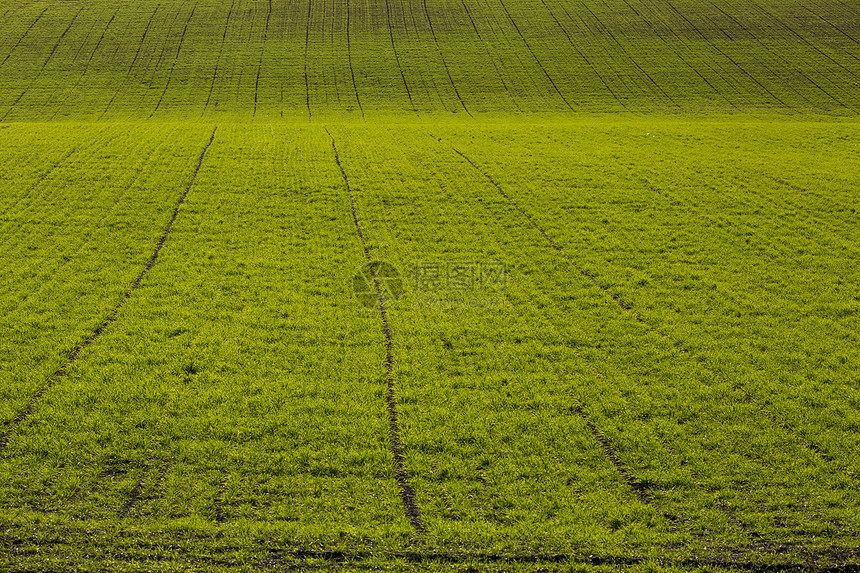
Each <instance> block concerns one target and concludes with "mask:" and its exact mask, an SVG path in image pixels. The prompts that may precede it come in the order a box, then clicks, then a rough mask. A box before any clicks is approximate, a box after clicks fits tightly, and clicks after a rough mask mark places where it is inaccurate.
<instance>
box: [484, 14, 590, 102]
mask: <svg viewBox="0 0 860 573" xmlns="http://www.w3.org/2000/svg"><path fill="white" fill-rule="evenodd" d="M499 4H501V6H502V10H504V11H505V14H506V15H507V17H508V20H510V21H511V24H513V26H514V29H515V30H516V31H517V34H518V35H519V37H520V39H521V40H522V41H523V44H524V45H525V47H526V49H527V50H528V51H529V53H530V54H531V55H532V57H533V58H534V59H535V62H536V63H537V65H538V67H539V68H540V70H541V71H542V72H543V75H545V76H546V79H547V80H549V83H550V84H551V85H552V89H554V90H555V93H557V94H558V97H560V98H561V100H562V101H563V102H564V105H566V106H567V108H568V109H569V110H571V111H573V106H571V105H570V102H568V101H567V98H566V97H564V94H562V93H561V91H560V90H559V89H558V86H557V85H555V81H554V80H553V79H552V76H550V75H549V72H547V71H546V68H544V67H543V64H542V63H541V61H540V59H539V58H538V57H537V54H535V52H534V50H533V49H532V47H531V46H530V45H529V43H528V41H527V40H526V37H525V36H523V33H522V32H521V31H520V27H519V26H517V23H516V21H514V19H513V17H512V16H511V13H510V12H509V11H508V7H507V6H505V3H504V0H499Z"/></svg>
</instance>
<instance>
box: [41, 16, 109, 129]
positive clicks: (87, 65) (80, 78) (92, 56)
mask: <svg viewBox="0 0 860 573" xmlns="http://www.w3.org/2000/svg"><path fill="white" fill-rule="evenodd" d="M117 14H119V8H117V9H116V10H115V11H114V13H113V15H112V16H111V17H110V20H108V23H107V25H105V28H104V30H102V35H101V37H100V38H99V41H98V42H96V47H95V48H93V51H92V52H90V57H89V58H88V59H87V63H86V64H85V65H84V71H83V72H81V75H80V76H78V80H77V81H76V82H75V85H74V86H73V87H72V89H71V91H72V92H75V91H77V89H78V86H79V85H81V82H82V81H83V79H84V77H86V75H87V72H88V71H89V69H90V64H92V61H93V58H94V57H95V55H96V52H98V50H99V48H100V47H101V45H102V42H103V41H104V39H105V34H107V31H108V30H109V29H110V27H111V24H113V21H114V20H115V19H116V15H117ZM67 101H69V96H68V95H67V96H66V97H65V98H64V99H63V103H61V104H60V105H59V106H58V107H57V110H56V111H55V112H54V115H52V116H51V119H50V120H49V121H53V120H54V118H55V117H57V114H58V113H60V110H61V109H63V107H64V106H65V105H66V102H67Z"/></svg>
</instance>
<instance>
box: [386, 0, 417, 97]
mask: <svg viewBox="0 0 860 573" xmlns="http://www.w3.org/2000/svg"><path fill="white" fill-rule="evenodd" d="M385 18H386V20H387V21H388V37H389V38H390V39H391V50H392V51H393V52H394V60H395V61H396V62H397V69H398V70H400V77H401V79H403V87H404V88H406V95H407V96H408V97H409V107H411V108H412V109H413V110H414V109H415V104H414V103H413V101H412V92H411V91H410V90H409V84H408V83H406V75H405V74H404V73H403V66H401V65H400V55H399V54H398V53H397V46H396V45H395V44H394V30H393V29H392V27H391V6H390V5H389V0H385Z"/></svg>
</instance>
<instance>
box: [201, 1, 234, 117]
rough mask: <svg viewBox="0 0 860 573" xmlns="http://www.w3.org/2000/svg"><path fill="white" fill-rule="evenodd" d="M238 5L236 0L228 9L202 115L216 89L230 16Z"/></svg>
mask: <svg viewBox="0 0 860 573" xmlns="http://www.w3.org/2000/svg"><path fill="white" fill-rule="evenodd" d="M235 6H236V0H233V1H232V2H231V3H230V9H229V10H228V11H227V21H226V22H225V23H224V34H222V36H221V47H220V48H219V49H218V59H217V60H216V61H215V71H214V72H212V83H211V84H209V94H208V95H207V96H206V104H205V105H204V106H203V111H201V112H200V117H203V116H204V115H205V114H206V110H207V109H209V102H210V101H211V100H212V92H213V91H214V90H215V81H216V80H217V79H218V69H219V68H220V67H221V58H222V57H223V55H224V45H225V44H226V43H227V30H228V29H229V28H230V18H231V16H233V9H234V8H235Z"/></svg>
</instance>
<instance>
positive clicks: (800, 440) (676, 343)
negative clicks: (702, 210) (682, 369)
mask: <svg viewBox="0 0 860 573" xmlns="http://www.w3.org/2000/svg"><path fill="white" fill-rule="evenodd" d="M431 137H433V138H434V139H436V138H435V136H432V135H431ZM437 141H439V140H438V139H437ZM452 149H453V151H454V152H455V153H457V154H458V155H460V156H461V157H462V158H463V159H465V160H466V161H467V162H468V163H469V164H470V165H471V166H472V167H474V168H475V169H476V170H477V171H478V172H479V173H481V174H482V175H483V176H484V177H485V178H486V179H487V180H488V181H489V182H490V183H491V184H492V185H493V186H494V187H495V188H496V189H497V190H498V192H499V193H500V194H501V195H502V197H504V198H505V199H506V200H507V201H508V203H510V204H511V206H512V207H514V208H515V209H516V210H517V211H519V212H520V213H521V214H522V215H523V216H524V217H525V218H526V219H527V220H528V221H529V223H531V225H532V226H533V227H534V228H535V229H536V230H537V231H538V232H539V233H540V234H541V235H542V236H543V237H544V239H545V240H546V241H547V243H549V245H550V246H551V247H552V248H553V249H555V250H556V251H557V252H558V253H559V254H560V255H561V256H562V257H563V258H564V259H565V260H567V261H568V262H569V263H570V264H571V265H572V266H573V267H574V268H575V269H576V270H577V271H579V273H580V274H581V275H582V276H583V277H585V278H587V279H588V280H589V281H590V282H591V283H592V284H594V286H596V287H597V288H599V289H600V290H602V291H603V292H604V293H606V294H607V295H608V296H609V297H611V298H612V299H613V300H614V301H615V302H616V303H617V304H618V306H620V307H621V308H622V309H623V310H626V311H628V312H630V313H631V315H632V316H633V318H634V319H635V320H636V321H637V322H638V323H640V324H641V325H642V326H644V327H645V328H647V329H648V330H649V331H651V332H653V333H654V334H657V335H658V336H660V337H661V338H663V339H665V340H667V341H668V342H669V343H670V344H671V345H672V346H673V347H674V348H675V349H676V350H677V351H679V352H681V353H682V354H684V355H685V356H687V357H688V358H689V359H690V360H692V361H693V362H695V363H696V364H697V365H698V366H700V367H701V368H703V369H704V370H705V371H706V372H708V373H709V374H711V376H713V377H714V378H715V379H716V380H718V381H719V382H721V383H724V384H729V385H731V387H732V388H734V389H736V390H738V391H740V392H742V393H743V394H744V399H745V400H746V401H747V403H748V404H750V405H752V406H754V407H755V408H756V409H757V410H758V411H759V413H760V414H762V415H763V416H764V417H765V418H766V419H768V420H770V421H771V423H773V424H774V425H776V426H778V427H780V428H781V429H782V430H783V431H785V432H786V433H787V434H788V435H790V436H791V437H792V438H793V439H794V441H795V442H796V443H797V444H799V445H801V446H803V447H805V448H806V449H808V450H809V451H811V452H813V453H814V454H815V455H817V456H818V457H819V458H820V459H822V460H824V461H825V462H827V463H828V464H830V465H832V466H833V467H835V468H837V469H838V470H839V471H840V472H841V473H842V474H843V475H845V476H846V477H848V478H850V479H852V480H855V481H857V480H858V476H857V475H855V474H854V473H853V472H852V471H851V470H850V469H849V468H847V467H846V466H844V465H842V464H840V463H838V462H837V461H836V460H835V459H834V458H833V457H832V456H830V455H829V454H827V453H826V452H825V451H824V449H823V448H822V447H821V446H819V445H818V444H816V443H815V442H813V441H811V440H809V439H807V438H806V437H804V436H802V435H800V434H798V433H797V431H796V430H795V429H794V428H792V427H791V426H790V425H789V424H787V423H786V422H784V421H782V420H780V419H779V418H778V417H777V416H776V415H774V414H773V413H772V412H770V411H769V410H768V409H766V408H765V407H764V406H763V405H762V404H760V403H758V401H756V400H755V398H754V397H753V396H752V394H750V393H749V392H748V391H747V389H746V388H744V387H743V386H742V385H740V384H738V383H734V382H729V381H728V380H727V379H726V377H725V376H723V374H722V373H720V372H719V371H717V370H715V369H714V368H712V367H711V366H709V365H708V364H706V363H705V362H703V361H702V360H701V359H700V358H699V357H698V356H696V355H695V354H694V353H693V352H692V351H691V350H690V349H689V348H687V347H686V346H685V345H684V344H683V343H682V342H681V341H680V340H678V339H676V338H674V337H673V336H671V335H669V334H667V333H665V332H664V331H662V330H660V329H659V328H658V327H657V326H655V325H654V324H652V323H651V322H649V321H648V320H646V319H645V318H644V317H642V316H641V315H640V314H639V313H638V312H637V311H636V310H635V309H634V308H633V307H632V306H630V304H629V303H627V302H626V301H625V300H624V299H622V298H621V297H620V296H619V295H618V294H617V293H615V292H614V291H613V290H612V289H611V288H609V287H608V286H606V285H604V284H603V283H601V282H600V281H598V280H597V278H596V277H594V275H593V274H592V273H591V272H589V271H588V270H587V269H585V268H583V267H582V266H581V265H580V264H579V263H577V262H576V261H575V260H574V259H573V258H572V257H571V256H570V255H569V254H567V252H566V251H565V250H564V249H563V248H562V247H561V246H560V245H559V244H558V243H556V242H555V241H554V240H553V239H552V238H551V237H550V236H549V235H548V234H547V233H546V231H544V229H543V228H542V227H541V226H540V225H539V224H538V223H537V222H536V221H535V220H534V219H533V218H532V217H531V215H529V213H528V212H527V211H525V210H524V209H523V208H522V207H521V206H520V205H519V204H518V203H517V202H516V201H514V200H513V199H512V198H511V197H510V196H509V195H508V194H507V193H506V192H505V191H504V189H502V187H501V186H500V185H499V184H498V183H497V182H496V181H495V180H494V179H493V178H492V177H491V176H490V174H489V173H487V172H486V171H484V170H483V169H481V168H480V167H479V166H478V165H477V164H476V163H475V162H473V161H472V160H471V159H470V158H469V157H467V156H466V155H465V154H463V153H462V152H461V151H459V150H458V149H456V148H453V147H452Z"/></svg>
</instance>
